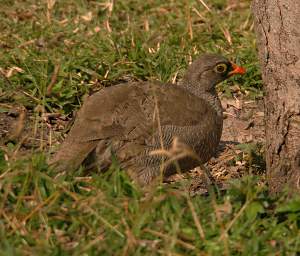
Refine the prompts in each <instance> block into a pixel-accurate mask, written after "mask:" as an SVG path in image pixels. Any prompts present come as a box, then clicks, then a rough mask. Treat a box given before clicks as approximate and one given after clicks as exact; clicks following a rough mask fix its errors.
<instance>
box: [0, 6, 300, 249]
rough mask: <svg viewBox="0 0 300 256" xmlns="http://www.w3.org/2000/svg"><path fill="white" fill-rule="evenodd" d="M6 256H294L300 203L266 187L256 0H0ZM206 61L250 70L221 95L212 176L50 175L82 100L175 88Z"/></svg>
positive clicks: (1, 239)
mask: <svg viewBox="0 0 300 256" xmlns="http://www.w3.org/2000/svg"><path fill="white" fill-rule="evenodd" d="M0 29H1V35H0V60H1V62H0V216H1V217H0V255H2V254H3V255H41V254H46V255H78V254H84V255H119V254H120V255H157V254H162V255H220V254H224V255H240V254H243V255H281V254H288V255H297V253H299V251H300V241H299V237H300V236H299V218H300V199H299V197H297V196H294V197H290V196H289V195H287V194H283V195H279V196H276V197H274V196H270V195H269V194H268V188H267V184H266V182H265V178H264V177H265V162H264V121H263V119H264V114H263V89H262V82H261V75H260V70H259V65H258V60H257V56H256V49H255V36H254V32H253V29H254V28H253V18H252V17H251V13H250V1H248V0H244V1H237V0H227V1H224V0H212V1H203V0H186V1H161V0H149V1H141V0H128V1H108V0H107V1H85V0H74V1H71V0H60V1H55V0H47V1H46V0H45V1H36V0H28V1H18V0H16V1H11V0H3V1H1V3H0ZM203 52H216V53H221V54H223V55H225V56H227V57H228V58H230V59H231V60H233V61H235V62H237V63H238V64H240V65H242V66H245V67H246V68H247V73H246V75H244V76H240V77H236V78H232V79H230V80H229V81H227V82H225V83H222V84H221V85H220V86H219V87H218V92H219V95H220V98H221V100H222V105H223V108H224V117H225V120H224V130H223V136H222V141H221V144H220V147H219V150H218V154H217V155H216V156H215V158H213V159H211V160H210V161H209V163H208V165H207V168H208V169H209V170H210V173H211V174H212V176H213V178H214V180H215V181H216V183H217V184H218V185H219V186H220V189H218V190H214V189H212V187H209V191H208V189H207V186H206V187H204V189H203V180H204V179H205V177H203V170H200V169H197V170H193V171H192V172H191V173H189V174H187V175H177V176H175V177H174V179H173V182H170V183H166V184H160V185H158V186H156V187H152V188H150V189H149V190H148V191H141V190H140V189H139V188H136V187H135V185H134V184H132V182H131V181H130V180H129V179H128V177H127V176H126V174H125V172H124V171H122V170H119V168H118V165H117V163H114V164H113V166H112V167H111V168H110V170H108V172H106V173H101V174H99V173H88V174H87V173H85V172H84V170H83V169H79V170H77V171H76V172H74V173H65V174H60V175H57V174H54V173H53V172H52V170H51V169H49V167H48V165H47V158H48V157H49V155H50V154H51V153H52V152H54V151H55V150H57V148H58V146H59V143H60V142H61V141H63V139H64V137H65V136H66V134H67V131H68V130H69V128H70V125H72V120H73V118H74V116H75V114H76V111H77V110H78V109H79V108H80V105H81V104H82V102H83V100H84V97H85V95H88V94H92V93H93V92H95V91H98V90H101V89H102V88H103V87H106V86H113V85H115V84H117V83H120V82H126V81H132V80H159V81H162V82H167V81H168V82H173V83H175V82H177V81H178V80H180V79H181V77H182V74H183V72H184V70H185V69H186V67H187V65H188V64H189V63H190V62H191V61H192V60H193V59H194V58H195V57H196V56H198V55H199V54H201V53H203Z"/></svg>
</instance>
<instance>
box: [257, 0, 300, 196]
mask: <svg viewBox="0 0 300 256" xmlns="http://www.w3.org/2000/svg"><path fill="white" fill-rule="evenodd" d="M252 11H253V13H254V19H255V29H256V35H257V47H258V52H259V59H260V64H261V69H262V77H263V82H264V85H265V124H266V163H267V179H268V183H269V186H270V190H271V191H272V192H279V191H281V190H282V189H283V188H284V187H285V186H288V187H290V188H293V189H298V191H300V0H253V3H252Z"/></svg>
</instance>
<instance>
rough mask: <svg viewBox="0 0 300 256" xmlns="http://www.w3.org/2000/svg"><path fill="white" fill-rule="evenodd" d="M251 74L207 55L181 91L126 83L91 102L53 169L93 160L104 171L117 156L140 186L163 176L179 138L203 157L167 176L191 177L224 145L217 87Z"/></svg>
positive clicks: (173, 87) (168, 170)
mask: <svg viewBox="0 0 300 256" xmlns="http://www.w3.org/2000/svg"><path fill="white" fill-rule="evenodd" d="M243 73H245V69H244V68H242V67H239V66H237V65H235V64H234V63H232V62H230V61H228V60H227V59H226V58H224V57H222V56H220V55H216V54H205V55H202V56H201V57H200V58H198V59H196V60H195V61H194V62H193V63H192V64H191V65H190V66H189V68H188V70H187V72H186V74H185V76H184V77H183V79H182V81H181V83H180V84H178V85H174V84H161V83H158V82H134V83H125V84H120V85H116V86H111V87H108V88H105V89H103V90H101V91H99V92H97V93H95V94H94V95H92V96H90V97H88V98H87V99H86V101H85V102H84V104H83V106H82V108H81V109H80V111H79V113H78V116H77V118H76V120H75V123H74V125H73V127H72V128H71V131H70V133H69V134H68V136H67V138H66V140H65V141H64V142H63V143H62V145H61V148H60V149H59V151H58V152H57V153H56V154H55V155H54V157H53V158H52V159H51V161H50V164H51V165H53V166H54V167H55V169H56V170H57V171H69V170H74V169H76V168H78V167H79V166H80V165H81V164H83V162H84V160H86V159H87V158H89V162H91V159H92V160H93V161H94V164H95V165H96V166H98V167H99V168H101V169H105V168H107V167H109V165H110V164H111V157H112V155H113V154H114V155H115V156H116V157H117V159H118V162H119V163H120V165H121V167H122V168H123V169H124V170H127V171H128V173H129V174H130V176H131V177H132V178H133V179H134V180H135V181H136V182H137V183H139V184H140V185H145V184H148V183H150V182H151V181H152V180H154V179H155V178H156V177H159V176H160V174H161V170H162V168H160V167H161V164H162V159H164V161H168V158H166V156H165V155H161V154H153V152H155V150H156V151H157V150H158V149H160V148H164V149H166V150H168V149H170V147H171V146H172V142H173V139H174V138H177V141H179V142H180V143H181V144H184V145H187V146H188V147H189V148H190V149H192V150H193V151H194V152H195V153H196V155H197V156H198V159H197V161H195V159H194V158H193V157H191V156H185V157H182V158H180V160H178V161H177V164H174V163H171V164H169V165H168V166H167V167H166V168H165V170H164V173H163V175H164V176H168V175H170V174H171V173H174V172H175V171H176V168H178V165H179V168H180V170H181V171H187V170H191V169H193V168H195V167H196V166H198V165H199V164H202V163H205V162H206V161H208V160H209V159H210V158H211V157H212V156H213V155H214V154H215V153H216V150H217V147H218V144H219V142H220V137H221V134H222V127H223V114H222V107H221V103H220V100H219V98H218V96H217V92H216V88H215V87H216V85H217V84H218V83H220V82H222V81H224V80H225V79H227V78H229V77H230V76H232V75H235V74H243Z"/></svg>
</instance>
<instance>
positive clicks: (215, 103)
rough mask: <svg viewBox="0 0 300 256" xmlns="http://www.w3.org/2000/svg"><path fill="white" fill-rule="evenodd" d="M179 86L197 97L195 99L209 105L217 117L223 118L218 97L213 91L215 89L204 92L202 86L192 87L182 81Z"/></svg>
mask: <svg viewBox="0 0 300 256" xmlns="http://www.w3.org/2000/svg"><path fill="white" fill-rule="evenodd" d="M179 85H180V87H182V88H184V89H185V90H187V91H188V92H190V93H192V94H194V95H195V96H197V97H199V98H201V99H203V100H205V101H206V102H207V103H209V104H210V105H211V106H212V107H213V108H214V110H215V111H216V112H217V115H218V116H223V108H222V105H221V101H220V99H219V97H218V94H217V92H216V90H215V87H213V89H212V90H210V91H206V90H204V89H203V88H205V86H203V84H201V85H197V84H196V85H194V84H192V83H189V82H187V81H184V80H183V81H181V82H180V83H179ZM210 87H211V86H210Z"/></svg>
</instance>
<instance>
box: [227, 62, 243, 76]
mask: <svg viewBox="0 0 300 256" xmlns="http://www.w3.org/2000/svg"><path fill="white" fill-rule="evenodd" d="M231 67H232V71H230V72H229V73H228V76H233V75H236V74H240V75H243V74H245V73H246V69H245V68H243V67H240V66H238V65H236V64H235V63H233V62H231Z"/></svg>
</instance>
